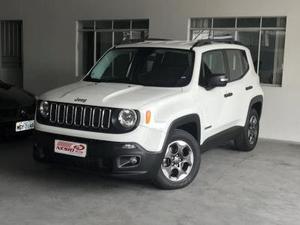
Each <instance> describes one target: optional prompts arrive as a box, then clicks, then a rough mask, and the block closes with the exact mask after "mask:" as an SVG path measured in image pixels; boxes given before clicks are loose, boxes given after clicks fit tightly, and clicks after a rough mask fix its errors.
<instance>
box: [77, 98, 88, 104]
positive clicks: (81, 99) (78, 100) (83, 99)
mask: <svg viewBox="0 0 300 225" xmlns="http://www.w3.org/2000/svg"><path fill="white" fill-rule="evenodd" d="M86 100H87V99H86V98H78V97H77V98H75V99H74V102H82V103H85V102H86Z"/></svg>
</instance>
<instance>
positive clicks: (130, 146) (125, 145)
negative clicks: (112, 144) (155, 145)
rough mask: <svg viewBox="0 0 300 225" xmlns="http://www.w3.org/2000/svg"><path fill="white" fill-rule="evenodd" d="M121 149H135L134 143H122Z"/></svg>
mask: <svg viewBox="0 0 300 225" xmlns="http://www.w3.org/2000/svg"><path fill="white" fill-rule="evenodd" d="M122 148H123V149H135V145H134V144H124V145H122Z"/></svg>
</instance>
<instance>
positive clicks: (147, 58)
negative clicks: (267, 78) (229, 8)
mask: <svg viewBox="0 0 300 225" xmlns="http://www.w3.org/2000/svg"><path fill="white" fill-rule="evenodd" d="M262 103H263V92H262V89H261V87H260V83H259V77H258V75H257V74H256V72H255V68H254V66H253V62H252V59H251V53H250V51H249V49H248V48H246V47H244V46H243V45H241V44H238V43H236V42H234V41H220V40H200V41H158V40H156V41H150V40H149V41H145V42H140V43H135V44H125V45H119V46H116V47H113V48H112V49H110V50H109V51H108V52H107V53H106V54H104V56H103V57H102V58H101V59H100V60H99V61H98V62H97V63H96V64H95V65H94V67H93V68H92V69H91V70H90V71H89V72H88V74H87V75H86V76H85V77H84V78H83V79H82V80H81V81H79V82H76V83H74V84H71V85H67V86H64V87H61V88H58V89H55V90H52V91H49V92H47V93H45V94H43V95H42V96H40V98H39V100H38V103H37V113H36V121H35V129H36V132H35V133H36V134H35V135H36V136H35V137H36V138H35V144H34V150H33V157H34V159H35V160H37V161H40V162H60V163H63V164H72V165H75V166H88V167H89V168H90V167H92V168H97V169H100V171H104V172H108V173H110V174H112V175H116V176H126V177H140V178H147V179H151V180H152V181H153V183H154V184H156V185H157V186H158V187H160V188H164V189H175V188H182V187H185V186H187V185H188V184H190V183H191V182H192V181H193V179H194V178H195V177H196V175H197V173H198V170H199V167H200V158H201V154H200V151H203V149H206V148H207V147H208V146H211V145H216V144H220V143H221V142H224V141H227V140H234V143H235V146H236V148H237V149H238V150H241V151H250V150H252V149H254V147H255V145H256V142H257V139H258V133H259V120H260V116H261V112H262Z"/></svg>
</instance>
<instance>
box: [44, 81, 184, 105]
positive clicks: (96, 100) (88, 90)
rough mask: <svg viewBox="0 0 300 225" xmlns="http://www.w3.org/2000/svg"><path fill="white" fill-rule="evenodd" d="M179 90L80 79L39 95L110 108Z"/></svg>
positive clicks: (62, 100)
mask: <svg viewBox="0 0 300 225" xmlns="http://www.w3.org/2000/svg"><path fill="white" fill-rule="evenodd" d="M181 90H182V89H181V88H162V87H146V86H142V85H132V84H121V83H104V82H102V83H94V82H85V81H80V82H77V83H74V84H70V85H67V86H63V87H60V88H57V89H54V90H51V91H49V92H46V93H45V94H43V95H41V96H40V99H42V100H48V101H57V102H67V103H77V104H85V105H97V106H104V107H112V108H132V109H138V108H141V107H142V106H144V105H147V104H149V103H153V102H156V101H158V100H160V99H162V98H165V97H169V96H174V95H176V94H179V93H181Z"/></svg>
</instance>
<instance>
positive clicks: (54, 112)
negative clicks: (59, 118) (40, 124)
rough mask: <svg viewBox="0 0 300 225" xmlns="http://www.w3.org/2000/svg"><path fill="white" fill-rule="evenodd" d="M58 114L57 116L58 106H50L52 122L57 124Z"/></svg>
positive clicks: (53, 104)
mask: <svg viewBox="0 0 300 225" xmlns="http://www.w3.org/2000/svg"><path fill="white" fill-rule="evenodd" d="M56 114H57V104H55V103H52V104H51V105H50V119H49V120H50V122H51V123H55V122H56Z"/></svg>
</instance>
